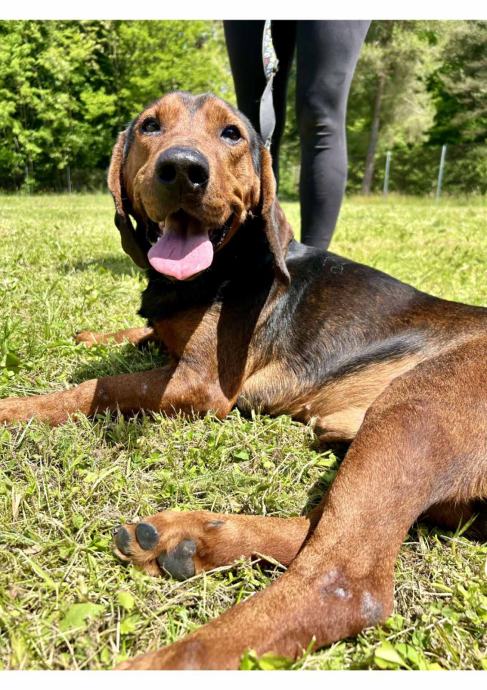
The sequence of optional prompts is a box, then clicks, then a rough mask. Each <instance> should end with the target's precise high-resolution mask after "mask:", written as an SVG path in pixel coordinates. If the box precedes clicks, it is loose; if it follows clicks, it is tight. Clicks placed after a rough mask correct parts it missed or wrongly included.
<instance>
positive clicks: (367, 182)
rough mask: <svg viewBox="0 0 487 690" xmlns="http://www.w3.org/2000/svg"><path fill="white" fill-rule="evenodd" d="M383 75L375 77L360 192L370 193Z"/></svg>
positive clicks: (377, 136)
mask: <svg viewBox="0 0 487 690" xmlns="http://www.w3.org/2000/svg"><path fill="white" fill-rule="evenodd" d="M384 82H385V76H384V75H383V74H379V77H378V79H377V91H376V92H375V99H374V112H373V115H372V127H371V129H370V139H369V147H368V149H367V158H366V159H365V172H364V179H363V181H362V194H370V190H371V188H372V179H373V177H374V163H375V151H376V149H377V142H378V141H379V125H380V109H381V105H382V94H383V93H384Z"/></svg>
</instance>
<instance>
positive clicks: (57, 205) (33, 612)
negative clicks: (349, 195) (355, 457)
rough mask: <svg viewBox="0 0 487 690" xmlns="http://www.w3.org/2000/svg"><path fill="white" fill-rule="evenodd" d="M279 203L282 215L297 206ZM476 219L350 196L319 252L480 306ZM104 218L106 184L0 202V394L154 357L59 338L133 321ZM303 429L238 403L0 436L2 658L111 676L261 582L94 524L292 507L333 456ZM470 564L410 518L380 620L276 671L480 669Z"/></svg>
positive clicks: (474, 204)
mask: <svg viewBox="0 0 487 690" xmlns="http://www.w3.org/2000/svg"><path fill="white" fill-rule="evenodd" d="M284 206H285V209H286V212H287V213H288V215H289V217H290V219H291V221H292V222H293V224H294V225H295V226H296V225H297V218H298V208H297V205H296V204H285V205H284ZM486 215H487V214H486V206H485V203H484V202H483V201H482V200H479V199H477V200H475V201H469V200H465V201H462V202H458V201H455V200H445V201H442V202H441V203H440V204H436V203H435V202H434V201H432V200H419V199H401V198H394V197H391V198H389V199H388V200H383V199H377V198H371V199H366V200H365V199H352V200H349V201H347V202H346V203H345V205H344V208H343V211H342V216H341V220H340V224H339V227H338V229H337V232H336V235H335V240H334V244H333V247H332V248H333V250H334V251H336V252H338V253H341V254H344V255H346V256H350V257H351V258H355V259H357V260H360V261H364V262H367V263H369V264H371V265H373V266H377V267H379V268H381V269H383V270H386V271H388V272H390V273H392V274H394V275H396V276H397V277H399V278H401V279H402V280H405V281H408V282H411V283H413V284H414V285H416V286H418V287H420V288H422V289H424V290H427V291H429V292H432V293H434V294H436V295H441V296H444V297H447V298H450V299H456V300H461V301H467V302H470V303H473V304H487V279H486V266H487V235H486V232H485V230H486ZM112 217H113V211H112V205H111V200H110V198H109V197H108V196H102V195H98V196H72V197H67V196H64V197H60V196H45V197H2V198H0V310H1V319H0V396H2V397H3V396H7V395H25V394H33V393H41V392H45V391H52V390H59V389H62V388H65V387H67V386H69V385H72V384H73V383H77V382H79V381H81V380H83V379H85V378H87V377H93V376H97V375H103V374H108V373H119V372H124V371H133V370H135V369H146V368H150V367H152V366H154V365H155V364H157V363H158V362H159V361H160V359H161V358H160V355H158V354H157V353H156V352H155V351H149V352H147V353H143V354H142V353H140V352H138V351H137V350H136V349H135V348H133V347H131V346H115V345H114V346H110V347H102V346H100V347H96V348H93V349H91V350H87V349H85V348H84V347H82V346H75V344H74V343H73V341H72V338H71V336H72V334H73V333H74V332H75V331H77V330H79V329H81V328H92V329H100V330H112V329H117V328H124V327H127V326H133V325H137V324H141V323H142V321H141V319H140V318H139V317H137V316H136V310H137V308H138V303H139V293H140V291H141V289H142V287H143V284H144V282H143V279H142V278H141V276H140V273H139V271H138V269H136V268H135V267H134V266H133V265H132V264H131V263H130V260H129V259H128V258H126V257H125V256H124V255H123V254H122V251H121V249H120V247H119V239H118V233H117V231H116V230H115V228H114V226H113V225H112ZM312 441H313V439H312V435H311V433H310V430H309V429H308V428H306V427H304V426H302V425H299V424H297V423H294V422H292V421H291V420H290V419H288V418H287V417H279V418H276V419H271V418H268V417H265V416H260V417H259V416H258V417H256V418H255V419H254V420H253V421H249V420H246V419H243V418H241V417H240V416H239V414H238V413H236V412H235V413H232V414H231V415H230V417H229V418H228V419H226V420H225V421H224V422H219V421H218V420H216V419H214V418H212V417H211V416H207V417H206V418H204V419H201V420H197V421H188V420H184V419H179V418H175V419H168V418H165V417H163V416H161V415H156V416H154V417H143V416H139V417H138V418H136V419H132V420H124V419H122V418H111V417H109V416H102V417H98V418H97V419H96V420H95V421H92V420H88V419H86V418H80V419H79V420H78V421H77V423H75V422H74V421H73V422H69V423H67V424H66V425H64V426H62V427H59V428H57V429H49V428H48V427H47V426H45V425H42V424H40V423H37V422H31V423H29V424H24V425H22V424H18V425H10V426H9V427H8V428H6V429H1V428H0V667H3V668H15V669H63V668H69V669H77V668H88V669H101V668H111V667H113V666H114V665H115V664H116V663H117V662H118V661H120V660H122V659H124V658H126V657H128V656H133V655H135V654H139V653H142V652H144V651H147V650H149V649H154V648H156V647H157V646H161V645H165V644H168V643H170V642H172V641H174V640H176V639H178V638H180V637H181V636H182V635H184V634H185V633H187V632H188V631H191V630H193V629H195V627H197V626H199V625H201V624H202V623H204V622H206V621H208V620H210V619H211V618H213V617H214V616H216V615H217V614H219V613H220V612H222V611H224V610H225V609H227V608H228V607H229V606H231V605H232V604H234V603H235V602H238V601H240V600H242V599H244V598H246V597H247V596H249V595H250V594H252V593H253V592H255V591H257V590H260V589H261V588H262V587H264V586H265V585H266V584H267V583H268V582H269V581H271V580H272V579H274V578H276V577H278V576H279V574H280V572H281V568H279V567H270V566H265V567H264V566H263V565H259V564H256V563H254V564H252V563H250V562H248V561H245V562H242V563H240V564H239V565H237V566H236V567H234V568H224V569H221V570H220V571H218V572H215V573H211V574H206V575H201V576H198V577H196V578H194V579H192V580H190V581H188V582H185V583H178V582H175V581H172V580H164V579H155V578H151V577H149V576H147V575H145V574H142V573H140V572H138V571H136V570H135V569H134V568H132V567H123V566H121V565H120V564H119V563H118V562H117V561H116V560H115V558H114V557H113V556H112V555H111V550H110V540H111V534H110V533H111V529H112V527H113V526H114V525H116V524H118V523H119V522H121V521H124V520H132V519H136V518H138V517H140V516H143V515H146V514H151V513H153V512H155V511H157V510H161V509H164V508H169V507H171V508H173V507H175V506H177V507H178V508H180V509H184V510H187V509H192V508H206V509H210V510H218V511H237V512H254V513H259V514H268V515H282V516H286V515H292V514H297V513H301V512H302V510H303V508H304V507H305V506H306V505H307V504H309V503H310V502H313V501H315V500H316V498H317V496H318V495H319V494H320V493H321V492H322V491H323V489H324V488H325V487H326V486H327V485H328V484H329V483H330V481H332V479H333V477H334V474H335V472H336V470H337V467H338V460H337V458H336V457H335V456H333V455H332V454H331V453H329V452H328V453H318V452H317V451H316V450H315V449H313V446H312ZM486 556H487V547H486V546H485V545H483V544H481V543H479V542H475V541H471V540H469V539H467V538H466V537H465V536H464V535H463V534H453V533H451V532H446V531H442V530H439V529H431V528H427V527H425V526H422V525H421V526H415V527H413V528H412V529H411V531H410V534H409V537H408V539H407V540H406V543H405V544H404V546H403V547H402V549H401V553H400V557H399V560H398V563H397V566H396V589H395V599H396V607H395V613H394V615H393V616H392V617H391V618H390V619H389V621H388V623H387V624H386V625H385V626H383V627H382V628H376V629H371V630H367V631H365V632H364V633H363V634H361V635H359V636H358V638H356V639H353V640H346V641H343V642H339V643H338V644H335V645H333V646H331V647H330V648H327V649H324V650H322V651H320V652H317V653H314V654H310V655H307V656H305V658H304V659H303V660H301V661H300V662H297V663H296V664H294V665H293V667H301V668H310V669H342V668H381V667H384V666H385V667H389V668H427V667H431V666H432V665H433V667H434V666H435V665H437V666H439V667H441V668H446V669H459V668H460V669H479V668H482V667H484V668H486V667H487V663H486V651H487V635H486V629H487V625H486V623H487V584H486V572H485V567H486ZM247 663H248V664H249V665H251V666H252V665H254V666H255V665H256V662H255V660H254V661H253V660H252V657H251V656H250V657H249V659H248V661H247ZM276 663H277V662H276ZM257 665H258V664H257ZM263 665H265V663H264V664H263ZM267 665H271V666H272V665H273V664H272V662H271V663H270V664H269V663H268V664H267Z"/></svg>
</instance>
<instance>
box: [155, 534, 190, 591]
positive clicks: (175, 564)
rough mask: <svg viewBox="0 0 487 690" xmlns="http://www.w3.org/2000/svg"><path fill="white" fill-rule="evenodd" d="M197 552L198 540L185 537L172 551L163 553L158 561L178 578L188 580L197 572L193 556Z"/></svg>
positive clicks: (164, 568)
mask: <svg viewBox="0 0 487 690" xmlns="http://www.w3.org/2000/svg"><path fill="white" fill-rule="evenodd" d="M195 553H196V542H194V541H193V540H192V539H184V540H183V541H182V542H180V543H179V544H178V545H177V546H176V547H175V548H174V549H173V550H172V551H168V552H167V553H161V555H160V556H158V557H157V562H158V563H159V565H160V566H161V568H162V569H163V570H166V571H167V572H168V573H169V574H170V575H172V576H173V577H174V578H175V579H176V580H181V581H182V580H187V579H188V577H193V575H194V573H195V567H194V561H193V556H194V555H195Z"/></svg>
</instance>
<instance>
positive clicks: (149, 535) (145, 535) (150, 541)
mask: <svg viewBox="0 0 487 690" xmlns="http://www.w3.org/2000/svg"><path fill="white" fill-rule="evenodd" d="M135 538H136V539H137V542H138V544H139V546H140V548H141V549H144V551H149V550H150V549H153V548H154V546H156V544H157V542H158V541H159V533H158V531H157V530H156V528H155V527H154V525H151V524H150V523H148V522H139V524H138V525H137V527H136V528H135Z"/></svg>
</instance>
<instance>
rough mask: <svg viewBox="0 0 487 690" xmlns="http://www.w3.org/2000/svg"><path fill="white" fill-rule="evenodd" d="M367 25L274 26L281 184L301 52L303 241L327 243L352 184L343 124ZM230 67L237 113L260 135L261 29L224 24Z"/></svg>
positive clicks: (258, 24)
mask: <svg viewBox="0 0 487 690" xmlns="http://www.w3.org/2000/svg"><path fill="white" fill-rule="evenodd" d="M369 25H370V21H272V24H271V32H272V41H273V44H274V49H275V51H276V55H277V58H278V60H279V69H278V72H277V75H276V77H275V79H274V90H273V100H274V109H275V112H276V128H275V130H274V135H273V138H272V145H271V153H272V156H273V160H274V173H275V175H276V180H277V182H279V148H280V144H281V138H282V134H283V131H284V124H285V117H286V96H287V84H288V78H289V72H290V68H291V64H292V60H293V55H294V49H295V48H296V53H297V66H296V67H297V70H296V116H297V122H298V128H299V136H300V141H301V176H300V181H299V189H300V200H301V241H302V242H304V243H305V244H308V245H311V246H314V247H321V248H324V249H326V248H327V247H328V245H329V244H330V241H331V237H332V234H333V231H334V229H335V225H336V222H337V218H338V213H339V211H340V206H341V203H342V198H343V194H344V191H345V184H346V180H347V144H346V135H345V121H346V112H347V99H348V92H349V90H350V84H351V81H352V77H353V73H354V71H355V65H356V64H357V60H358V56H359V53H360V49H361V47H362V44H363V41H364V39H365V35H366V33H367V30H368V28H369ZM224 29H225V38H226V42H227V49H228V55H229V59H230V66H231V69H232V74H233V80H234V84H235V93H236V95H237V103H238V107H239V109H240V110H241V111H242V112H243V113H245V115H247V117H248V118H249V119H250V121H251V122H252V124H253V126H254V127H255V128H256V129H257V131H259V130H260V128H259V106H260V98H261V96H262V92H263V90H264V88H265V84H266V82H265V77H264V71H263V66H262V34H263V29H264V22H263V21H261V20H255V21H248V20H242V21H225V22H224Z"/></svg>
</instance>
